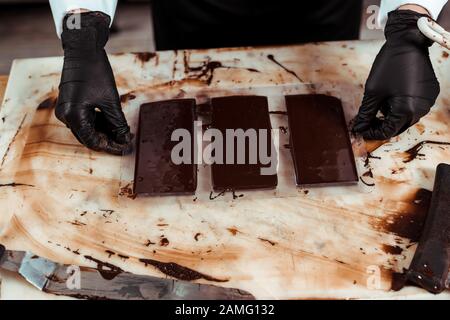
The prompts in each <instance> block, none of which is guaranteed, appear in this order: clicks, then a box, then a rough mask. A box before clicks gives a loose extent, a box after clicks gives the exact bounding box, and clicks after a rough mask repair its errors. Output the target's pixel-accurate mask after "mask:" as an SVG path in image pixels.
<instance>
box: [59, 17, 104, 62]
mask: <svg viewBox="0 0 450 320" xmlns="http://www.w3.org/2000/svg"><path fill="white" fill-rule="evenodd" d="M110 22H111V18H110V17H109V16H108V15H107V14H104V13H102V12H98V11H94V12H83V13H69V14H67V15H66V16H65V17H64V20H63V32H62V34H61V41H62V45H63V49H64V53H65V55H66V56H67V55H77V56H80V55H92V54H96V53H98V52H99V51H102V50H103V48H104V47H105V45H106V43H107V42H108V38H109V25H110Z"/></svg>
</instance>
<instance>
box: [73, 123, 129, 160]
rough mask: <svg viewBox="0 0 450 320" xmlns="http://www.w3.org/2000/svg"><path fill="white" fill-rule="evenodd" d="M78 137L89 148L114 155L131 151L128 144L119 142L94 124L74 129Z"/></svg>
mask: <svg viewBox="0 0 450 320" xmlns="http://www.w3.org/2000/svg"><path fill="white" fill-rule="evenodd" d="M72 132H73V133H74V135H75V136H76V137H77V139H78V140H79V141H80V142H81V143H82V144H83V145H85V146H86V147H88V148H89V149H92V150H94V151H100V152H107V153H110V154H113V155H118V156H121V155H124V154H127V153H129V152H130V146H129V145H128V144H119V143H117V142H115V141H114V140H113V139H111V138H110V137H108V136H107V135H106V134H104V133H102V132H98V131H96V130H95V129H94V127H93V126H92V125H85V126H83V127H82V128H79V129H78V130H75V129H72Z"/></svg>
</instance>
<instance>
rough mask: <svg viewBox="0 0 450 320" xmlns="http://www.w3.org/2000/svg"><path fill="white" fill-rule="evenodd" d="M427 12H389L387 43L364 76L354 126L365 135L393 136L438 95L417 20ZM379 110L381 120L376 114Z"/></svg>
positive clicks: (427, 42) (427, 44)
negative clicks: (364, 85) (382, 115)
mask: <svg viewBox="0 0 450 320" xmlns="http://www.w3.org/2000/svg"><path fill="white" fill-rule="evenodd" d="M424 16H425V17H427V15H424V14H419V13H417V12H414V11H410V10H397V11H392V12H390V13H389V18H388V22H387V25H386V29H385V35H386V43H385V44H384V46H383V47H382V48H381V51H380V53H379V54H378V56H377V57H376V59H375V62H374V64H373V66H372V71H371V72H370V75H369V78H368V79H367V83H366V88H365V93H364V99H363V101H362V105H361V108H360V110H359V113H358V116H357V117H356V119H355V124H354V127H353V130H354V131H355V132H357V133H361V134H362V136H363V137H364V138H365V139H371V140H385V139H389V138H391V137H393V136H396V135H398V134H400V133H402V132H404V131H405V130H406V129H408V128H409V127H410V126H412V125H414V124H415V123H416V122H418V121H419V120H420V118H421V117H423V116H424V115H426V114H427V113H428V112H429V111H430V109H431V107H432V106H433V104H434V103H435V101H436V98H437V96H438V95H439V90H440V89H439V83H438V81H437V79H436V76H435V74H434V71H433V66H432V64H431V61H430V57H429V52H428V47H430V46H431V45H432V41H431V40H429V39H427V38H426V37H425V36H424V35H423V34H422V33H421V32H420V30H419V28H418V27H417V20H418V19H419V18H420V17H424ZM378 111H381V112H382V113H383V114H384V117H385V118H384V120H381V119H379V118H377V113H378Z"/></svg>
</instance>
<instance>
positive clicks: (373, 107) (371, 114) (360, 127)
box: [353, 93, 381, 133]
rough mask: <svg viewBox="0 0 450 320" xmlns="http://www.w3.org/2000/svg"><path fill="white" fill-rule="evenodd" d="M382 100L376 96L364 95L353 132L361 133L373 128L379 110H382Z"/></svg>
mask: <svg viewBox="0 0 450 320" xmlns="http://www.w3.org/2000/svg"><path fill="white" fill-rule="evenodd" d="M380 103H381V99H380V98H379V97H377V96H376V95H371V94H367V93H366V94H364V98H363V101H362V103H361V107H360V108H359V111H358V114H357V116H356V118H355V120H354V124H353V132H356V133H361V132H363V131H365V130H367V129H369V128H370V127H371V124H372V122H373V120H374V119H376V116H377V113H378V110H380Z"/></svg>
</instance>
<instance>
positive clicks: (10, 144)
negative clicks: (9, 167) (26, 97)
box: [0, 114, 27, 167]
mask: <svg viewBox="0 0 450 320" xmlns="http://www.w3.org/2000/svg"><path fill="white" fill-rule="evenodd" d="M26 118H27V115H26V114H25V115H24V116H23V118H22V121H20V124H19V127H18V128H17V131H16V133H15V134H14V136H13V138H12V139H11V142H10V143H9V145H8V147H7V148H6V151H5V154H4V155H3V158H2V163H1V164H0V167H2V166H3V164H4V163H5V161H6V157H7V156H8V153H9V150H10V149H11V146H12V144H13V143H14V141H15V140H16V138H17V135H18V134H19V132H20V130H22V126H23V123H24V122H25V119H26Z"/></svg>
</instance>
